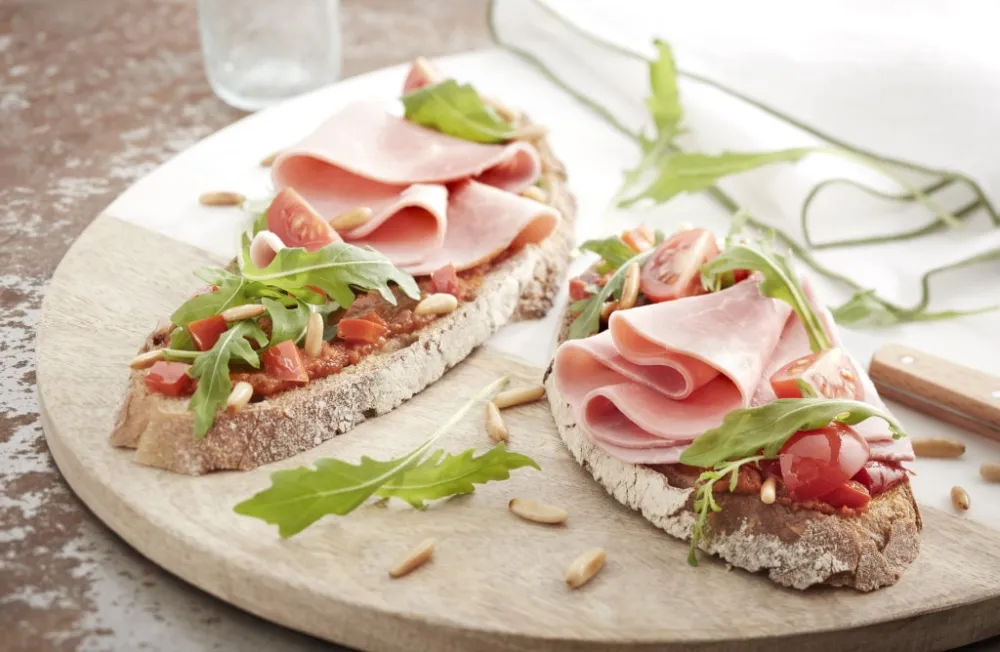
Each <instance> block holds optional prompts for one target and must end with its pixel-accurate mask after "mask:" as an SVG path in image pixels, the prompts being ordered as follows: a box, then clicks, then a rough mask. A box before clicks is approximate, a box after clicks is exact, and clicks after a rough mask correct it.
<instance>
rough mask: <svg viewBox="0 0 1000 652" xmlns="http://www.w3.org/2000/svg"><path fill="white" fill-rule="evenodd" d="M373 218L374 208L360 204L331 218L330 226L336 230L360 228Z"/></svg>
mask: <svg viewBox="0 0 1000 652" xmlns="http://www.w3.org/2000/svg"><path fill="white" fill-rule="evenodd" d="M371 218H372V209H370V208H368V207H367V206H358V207H357V208H354V209H351V210H349V211H347V212H346V213H341V214H340V215H338V216H336V217H335V218H333V219H332V220H330V226H332V227H333V229H334V230H335V231H350V230H351V229H356V228H358V227H359V226H361V225H362V224H364V223H365V222H367V221H368V220H370V219H371Z"/></svg>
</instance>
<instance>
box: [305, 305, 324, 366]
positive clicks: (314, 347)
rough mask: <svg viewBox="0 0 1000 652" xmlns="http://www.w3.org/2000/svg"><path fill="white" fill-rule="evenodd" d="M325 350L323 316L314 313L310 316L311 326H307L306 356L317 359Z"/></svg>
mask: <svg viewBox="0 0 1000 652" xmlns="http://www.w3.org/2000/svg"><path fill="white" fill-rule="evenodd" d="M322 348H323V315H321V314H319V313H318V312H314V313H313V314H311V315H309V324H308V325H307V326H306V345H305V349H306V355H307V356H309V357H310V358H315V357H317V356H318V355H319V352H320V349H322Z"/></svg>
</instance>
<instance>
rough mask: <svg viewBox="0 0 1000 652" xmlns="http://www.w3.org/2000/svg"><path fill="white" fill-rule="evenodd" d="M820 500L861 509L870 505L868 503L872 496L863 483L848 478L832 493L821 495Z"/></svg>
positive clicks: (832, 504) (834, 504)
mask: <svg viewBox="0 0 1000 652" xmlns="http://www.w3.org/2000/svg"><path fill="white" fill-rule="evenodd" d="M820 500H822V501H823V502H824V503H827V504H829V505H831V506H833V507H850V508H851V509H861V508H863V507H867V506H868V503H870V502H871V500H872V496H871V494H870V493H868V489H866V488H865V486H864V485H863V484H861V483H860V482H856V481H854V480H848V481H847V482H845V483H844V484H842V485H840V486H839V487H837V488H836V489H834V490H833V491H831V492H830V493H828V494H824V495H823V496H822V497H820Z"/></svg>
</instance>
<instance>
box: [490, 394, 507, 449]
mask: <svg viewBox="0 0 1000 652" xmlns="http://www.w3.org/2000/svg"><path fill="white" fill-rule="evenodd" d="M486 434H488V435H489V436H490V439H492V440H493V441H507V424H505V423H504V422H503V417H502V416H500V410H499V409H497V406H496V403H494V402H493V401H487V402H486Z"/></svg>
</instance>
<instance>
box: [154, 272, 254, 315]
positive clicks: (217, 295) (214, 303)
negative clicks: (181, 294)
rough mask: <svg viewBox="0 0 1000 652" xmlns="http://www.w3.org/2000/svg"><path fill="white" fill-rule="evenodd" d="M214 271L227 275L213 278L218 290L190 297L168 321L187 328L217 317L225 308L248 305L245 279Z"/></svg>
mask: <svg viewBox="0 0 1000 652" xmlns="http://www.w3.org/2000/svg"><path fill="white" fill-rule="evenodd" d="M199 271H200V272H202V273H206V275H207V272H209V271H212V270H208V268H202V269H201V270H199ZM214 271H215V272H220V273H224V274H228V276H223V275H222V274H219V275H217V276H216V277H215V278H217V279H218V281H219V283H218V285H217V286H216V287H217V288H218V289H217V290H215V291H214V292H206V293H204V294H199V295H198V296H196V297H191V298H190V299H188V300H187V301H185V302H184V303H183V304H181V307H180V308H178V309H177V310H175V311H174V313H173V314H172V315H170V321H172V322H173V323H175V324H177V325H178V326H187V325H188V324H190V323H191V322H193V321H198V320H199V319H205V318H206V317H211V316H212V315H217V314H219V313H220V312H222V311H223V310H225V309H226V308H232V307H233V306H241V305H243V304H246V303H250V299H249V298H248V297H247V282H246V279H244V278H241V277H239V276H236V275H235V274H229V273H228V272H225V271H224V270H221V269H220V270H214ZM201 278H204V277H201ZM213 285H214V284H213Z"/></svg>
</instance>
